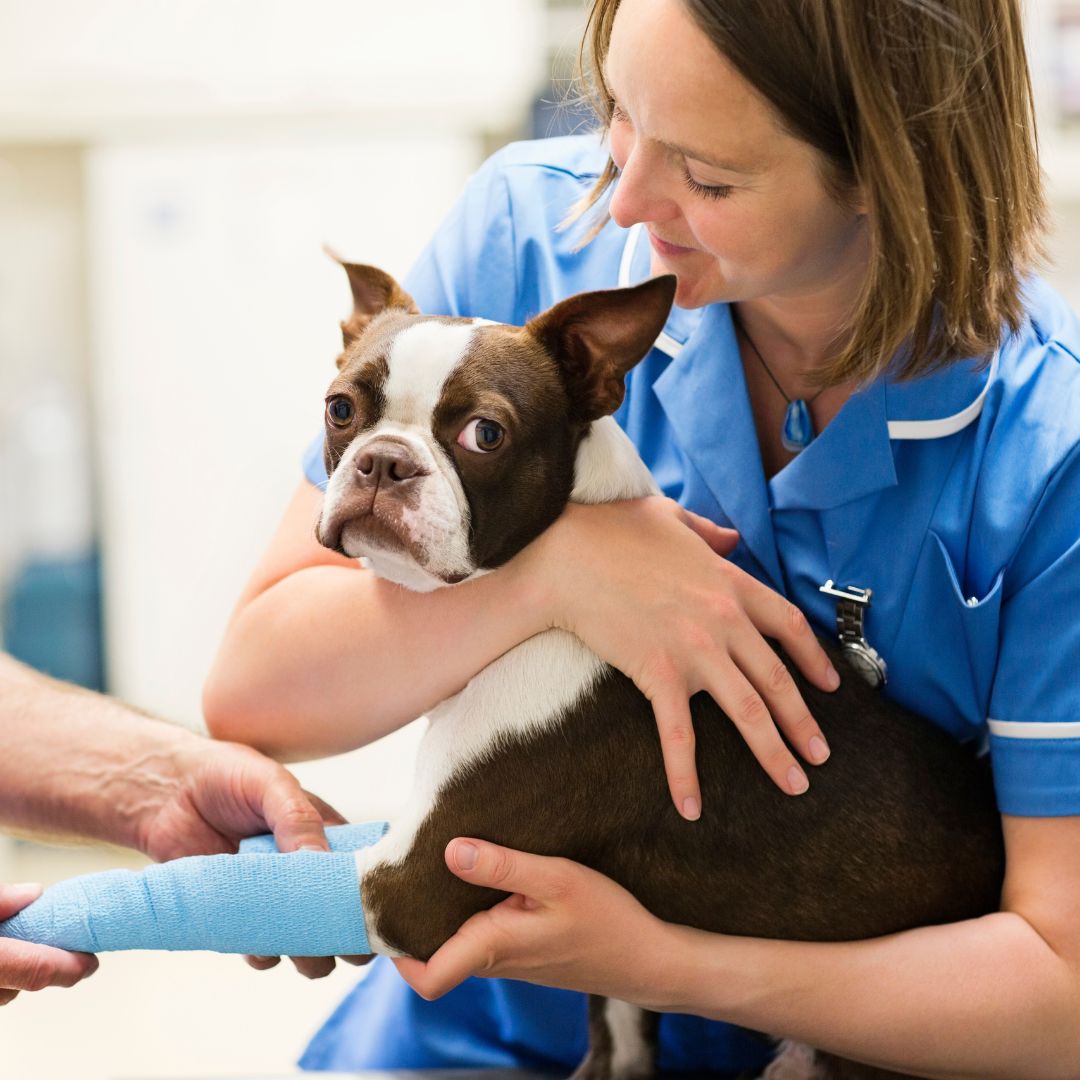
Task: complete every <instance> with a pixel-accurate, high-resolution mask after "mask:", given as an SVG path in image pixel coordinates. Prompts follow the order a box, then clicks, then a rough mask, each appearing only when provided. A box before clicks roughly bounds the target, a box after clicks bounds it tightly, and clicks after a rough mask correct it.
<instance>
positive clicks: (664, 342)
mask: <svg viewBox="0 0 1080 1080" xmlns="http://www.w3.org/2000/svg"><path fill="white" fill-rule="evenodd" d="M653 348H654V349H659V350H660V351H661V352H662V353H667V354H668V356H670V357H671V358H672V359H673V360H674V359H675V357H676V356H678V355H679V353H681V352H682V350H683V343H682V342H681V341H676V340H675V339H674V338H673V337H672V336H671V335H670V334H665V333H664V332H663V331H662V330H661V331H660V336H659V337H658V338H657V339H656V341H655V342H654V343H653Z"/></svg>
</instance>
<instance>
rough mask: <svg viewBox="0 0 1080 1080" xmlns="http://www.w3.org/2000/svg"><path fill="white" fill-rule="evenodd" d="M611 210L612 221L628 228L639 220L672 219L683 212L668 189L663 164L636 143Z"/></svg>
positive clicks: (617, 186) (620, 177)
mask: <svg viewBox="0 0 1080 1080" xmlns="http://www.w3.org/2000/svg"><path fill="white" fill-rule="evenodd" d="M608 212H609V213H610V215H611V219H612V221H614V222H615V224H616V225H619V226H621V227H622V228H624V229H628V228H629V227H630V226H631V225H636V224H637V223H638V222H639V221H645V222H649V221H671V220H672V219H673V218H675V217H677V216H678V214H679V208H678V205H677V203H676V202H675V200H674V199H673V198H672V197H671V195H670V194H669V193H667V192H666V191H665V190H664V184H663V180H662V163H661V162H660V161H658V160H656V159H655V158H651V159H650V155H649V154H648V153H647V152H644V151H643V150H642V148H641V146H640V145H639V146H636V147H635V148H634V149H633V151H632V152H631V153H630V155H629V156H628V157H627V159H626V161H625V163H624V164H623V167H622V169H621V170H620V172H619V178H618V180H616V181H615V190H614V191H613V192H612V194H611V202H610V203H609V204H608Z"/></svg>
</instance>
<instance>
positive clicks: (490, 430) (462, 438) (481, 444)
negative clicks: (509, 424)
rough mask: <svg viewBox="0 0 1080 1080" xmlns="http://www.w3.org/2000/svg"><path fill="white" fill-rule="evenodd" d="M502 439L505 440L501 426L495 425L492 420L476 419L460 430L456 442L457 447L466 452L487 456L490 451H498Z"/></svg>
mask: <svg viewBox="0 0 1080 1080" xmlns="http://www.w3.org/2000/svg"><path fill="white" fill-rule="evenodd" d="M504 438H506V432H505V430H503V427H502V425H501V424H496V423H495V421H494V420H485V419H484V418H483V417H477V418H476V419H475V420H470V421H469V422H468V423H467V424H466V425H465V427H464V428H462V429H461V434H460V435H459V436H458V437H457V441H458V446H464V447H465V449H466V450H472V451H473V452H474V453H481V454H488V453H490V452H491V451H492V450H498V449H499V447H500V446H502V443H503V439H504Z"/></svg>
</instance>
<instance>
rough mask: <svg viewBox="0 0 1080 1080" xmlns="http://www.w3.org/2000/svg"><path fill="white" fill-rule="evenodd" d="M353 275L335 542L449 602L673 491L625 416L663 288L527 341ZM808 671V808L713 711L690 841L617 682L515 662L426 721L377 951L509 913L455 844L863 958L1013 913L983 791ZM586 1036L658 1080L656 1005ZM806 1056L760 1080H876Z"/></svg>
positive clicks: (707, 702) (611, 1063)
mask: <svg viewBox="0 0 1080 1080" xmlns="http://www.w3.org/2000/svg"><path fill="white" fill-rule="evenodd" d="M346 269H347V270H348V271H349V276H350V281H351V282H352V286H353V294H354V300H355V303H356V311H355V312H354V316H353V318H352V319H351V320H350V321H349V322H348V323H346V324H344V327H343V329H344V330H345V337H346V351H345V353H343V355H342V358H341V361H339V366H340V367H341V369H342V370H341V375H340V376H339V378H338V379H337V380H336V381H335V383H334V385H333V386H332V387H331V391H330V395H329V398H328V402H329V407H328V417H329V420H328V428H327V430H328V435H327V471H328V473H330V474H331V479H330V484H329V487H328V490H327V496H326V502H325V504H324V510H323V515H322V518H321V519H320V523H319V530H318V535H319V538H320V540H321V541H322V542H323V543H325V544H327V546H330V547H333V548H336V549H338V550H342V551H344V552H346V553H347V554H349V555H353V556H363V557H365V558H366V559H367V560H368V562H369V563H370V565H371V566H372V567H373V569H375V570H376V572H378V573H380V574H382V575H383V576H386V577H389V578H391V579H392V580H396V581H399V582H401V583H403V584H406V585H409V586H410V587H413V588H423V589H426V588H433V587H439V586H442V585H446V584H452V583H455V582H458V581H461V580H464V579H466V578H468V577H470V576H474V575H476V574H478V573H482V572H484V571H485V570H488V569H491V568H493V567H495V566H498V565H500V564H501V563H502V562H505V561H506V560H507V559H509V558H510V557H512V555H513V554H515V553H516V552H517V551H519V550H520V549H521V548H522V547H524V546H525V545H526V544H527V543H528V542H529V541H530V540H532V539H533V538H535V536H537V535H538V534H539V533H540V532H542V531H543V529H545V528H546V527H547V526H548V525H549V524H550V523H551V522H552V521H554V519H555V518H556V517H557V516H558V514H559V513H560V512H561V510H562V509H563V507H564V506H565V503H566V501H567V499H568V498H572V499H574V500H576V501H580V502H601V501H611V500H615V499H626V498H635V497H640V496H644V495H649V494H654V493H655V492H656V487H655V484H654V483H653V481H652V479H651V477H650V476H649V474H648V472H647V470H646V469H645V467H644V465H643V464H642V463H641V461H640V459H639V458H638V456H637V454H636V452H635V450H634V448H633V446H632V445H631V444H630V442H629V440H628V439H627V438H626V436H625V435H624V434H623V433H622V431H621V430H620V429H619V428H618V426H617V425H616V424H615V422H614V421H613V420H612V419H611V418H610V416H608V415H607V414H608V413H610V412H611V411H613V409H614V407H616V406H617V404H618V401H619V399H620V398H621V384H622V377H623V374H624V373H625V370H627V369H628V368H629V366H631V365H632V363H633V362H635V361H636V360H637V359H639V358H640V357H641V356H642V355H643V354H644V353H645V351H647V349H648V347H649V345H651V342H652V340H653V339H654V338H655V335H656V333H657V331H658V329H659V326H660V325H662V322H663V318H662V316H663V315H664V314H665V313H666V311H667V307H668V306H669V305H670V301H671V287H670V282H668V283H666V284H665V282H664V281H663V280H662V279H661V280H659V281H653V282H648V283H646V284H645V285H643V286H639V287H638V288H637V289H634V290H622V291H620V292H610V293H603V294H586V296H584V297H578V298H572V299H571V300H569V301H565V302H564V303H563V304H561V305H557V306H556V308H554V309H552V310H551V311H550V312H548V313H545V315H543V316H540V317H539V318H538V319H536V320H533V322H532V323H530V324H529V326H528V327H526V328H525V329H519V328H511V327H505V326H496V325H491V324H485V323H483V322H481V321H471V320H451V319H438V318H425V317H423V316H419V315H418V314H417V313H415V308H413V307H412V306H411V301H409V298H408V297H407V296H405V295H404V294H402V293H400V291H399V290H398V289H397V287H396V285H395V283H393V282H392V280H390V279H387V278H385V275H380V274H379V272H378V271H373V270H371V269H370V268H361V267H355V266H347V267H346ZM342 402H345V404H342ZM500 451H501V457H500ZM842 670H843V669H842ZM792 674H793V675H794V676H795V678H796V680H797V682H798V685H799V690H800V692H801V693H802V695H803V698H804V700H805V701H806V703H807V705H808V706H809V707H810V709H811V711H812V713H813V714H814V716H815V717H816V718H817V719H818V721H819V723H820V724H821V726H822V728H823V730H824V731H825V734H826V737H827V739H828V741H829V743H830V745H831V746H833V747H834V753H833V756H832V758H831V759H830V761H829V762H828V763H827V764H826V765H824V766H822V767H821V768H819V769H816V770H815V771H814V774H813V782H812V785H811V788H810V791H809V792H808V793H807V794H805V795H803V796H801V797H799V798H791V797H789V796H786V795H784V794H782V793H781V792H780V791H778V790H777V789H776V788H775V787H774V786H773V784H772V782H771V781H770V780H769V779H768V777H767V776H766V774H765V773H764V771H763V770H762V769H761V768H760V766H759V765H758V764H757V762H756V761H755V760H754V758H753V756H752V755H751V753H750V751H749V750H748V748H747V747H746V745H745V743H744V742H743V740H742V737H741V736H740V735H739V734H738V732H737V730H736V729H735V727H734V725H732V724H731V723H730V722H729V721H728V720H727V718H726V717H725V716H724V715H723V713H722V712H721V710H720V709H719V707H718V706H717V705H716V704H715V703H714V702H713V701H712V699H711V698H709V697H708V696H706V695H704V694H698V695H696V696H695V697H694V698H693V700H692V702H691V708H692V713H693V719H694V727H695V731H696V735H697V763H698V770H699V773H700V776H701V781H702V786H703V802H704V805H705V807H706V812H705V814H704V816H703V817H702V818H701V819H700V820H699V821H697V822H688V821H685V820H684V819H683V818H682V817H680V816H679V814H678V813H677V812H676V810H675V808H674V806H673V805H672V803H671V799H670V796H669V794H668V790H667V785H666V781H665V778H664V771H663V767H662V763H661V757H660V748H659V741H658V737H657V732H656V725H655V720H654V717H653V712H652V708H651V706H650V704H649V702H648V701H647V700H646V699H645V697H644V696H643V695H642V694H641V693H640V692H639V691H638V690H637V689H636V687H634V685H633V684H632V683H631V682H630V681H629V680H628V679H627V678H625V677H624V676H623V675H621V674H620V673H618V672H617V671H615V670H614V669H612V668H610V667H609V666H607V665H606V664H604V663H603V662H602V661H601V660H600V659H599V658H598V657H596V656H595V655H594V654H593V653H591V652H590V651H589V650H588V649H587V648H586V647H585V646H584V645H583V644H582V643H581V642H580V641H579V640H578V639H577V638H575V637H573V636H572V635H570V634H567V633H565V632H562V631H558V630H552V631H549V632H547V633H544V634H541V635H538V636H537V637H534V638H532V639H530V640H528V641H526V642H524V643H523V644H521V645H519V646H518V647H517V648H515V649H513V650H511V651H510V652H509V653H507V654H506V655H505V656H503V657H501V658H500V659H499V660H498V661H496V662H495V663H493V664H491V665H490V666H489V667H487V668H486V669H485V670H484V671H482V672H480V674H478V675H477V676H476V677H475V678H474V679H473V680H472V681H471V682H470V683H469V684H468V686H466V687H465V689H464V690H463V691H462V692H461V693H459V694H457V695H456V696H455V697H453V698H451V699H449V700H448V701H445V702H443V703H442V704H440V705H439V706H437V707H436V708H435V709H434V710H433V711H432V712H431V713H430V714H429V719H430V727H429V729H428V732H427V733H426V735H425V737H424V741H423V743H422V745H421V748H420V754H419V759H418V771H417V777H416V783H415V787H414V790H413V793H412V796H411V798H410V801H409V804H408V806H407V808H406V810H405V812H404V813H403V814H402V815H401V816H400V817H399V819H397V820H396V821H394V822H393V823H392V825H391V828H390V830H389V832H388V834H387V836H386V837H385V838H384V839H383V840H382V841H381V842H380V843H379V844H377V845H375V846H374V847H372V848H369V849H367V850H366V851H365V852H363V853H362V854H361V855H360V856H359V864H358V869H359V870H360V874H361V882H362V890H363V898H364V905H365V911H366V912H367V921H368V934H369V938H370V940H371V942H372V945H373V947H374V949H375V951H376V952H381V953H386V954H389V955H401V954H405V955H410V956H416V957H420V958H423V959H426V958H427V957H429V956H430V955H431V954H432V953H433V952H434V951H435V950H436V949H437V948H438V947H439V946H440V945H441V944H442V943H443V942H444V941H445V940H446V939H447V938H448V937H449V936H450V935H451V934H453V933H454V931H456V929H457V928H458V927H459V926H460V925H461V924H462V923H463V922H464V921H465V920H466V919H467V918H468V917H469V916H470V915H472V914H474V913H475V912H476V911H479V910H482V909H484V908H486V907H490V906H491V905H492V904H494V903H496V902H497V901H499V900H500V899H502V898H503V896H504V895H505V894H502V893H498V892H495V891H493V890H482V889H478V888H476V887H474V886H471V885H467V884H465V883H463V882H461V881H460V880H458V879H457V878H456V877H454V876H453V875H451V874H450V873H449V871H448V870H447V869H446V867H445V864H444V861H443V852H444V849H445V846H446V844H447V843H448V842H449V841H450V840H451V839H452V838H453V837H455V836H460V835H470V836H477V837H481V838H484V839H488V840H492V841H495V842H497V843H501V844H505V845H507V846H509V847H513V848H518V849H522V850H526V851H531V852H535V853H538V854H550V855H561V856H565V857H568V858H571V859H574V860H576V861H578V862H581V863H584V864H585V865H587V866H590V867H593V868H594V869H596V870H599V871H600V872H602V873H604V874H606V875H608V876H609V877H611V878H613V879H614V880H615V881H617V882H619V883H620V884H621V885H623V886H624V887H626V888H627V889H628V890H629V891H630V892H632V893H633V894H634V895H635V896H636V897H637V898H638V899H639V900H640V901H641V902H642V903H643V904H644V905H645V906H646V907H647V908H648V909H649V910H650V911H652V912H653V913H654V914H656V915H657V916H659V917H660V918H662V919H665V920H667V921H670V922H675V923H682V924H686V925H690V926H695V927H699V928H701V929H705V930H711V931H716V932H721V933H728V934H739V935H749V936H758V937H770V938H789V939H802V940H822V941H829V940H845V939H847V940H850V939H858V938H866V937H873V936H877V935H880V934H885V933H890V932H894V931H899V930H902V929H906V928H909V927H913V926H918V925H924V924H928V923H934V922H949V921H954V920H958V919H963V918H968V917H972V916H976V915H979V914H983V913H985V912H987V911H990V910H993V909H994V908H996V906H997V903H998V899H999V891H1000V884H1001V877H1002V871H1003V852H1002V843H1001V835H1000V825H999V820H998V815H997V813H996V809H995V807H994V799H993V793H992V788H991V785H990V778H989V773H988V770H986V769H984V768H983V767H982V766H981V765H980V764H978V763H976V762H975V761H974V760H973V759H972V758H971V755H970V754H969V753H968V752H966V751H965V750H963V749H961V748H959V747H958V746H956V745H955V744H954V743H953V742H952V741H951V740H950V739H949V738H948V737H947V736H946V735H944V734H943V733H942V732H940V731H938V730H937V729H936V728H934V727H933V726H932V725H930V724H928V723H926V722H925V721H922V720H919V719H918V718H916V717H913V716H911V715H910V714H907V713H905V712H904V711H903V710H901V709H899V708H898V707H897V706H894V705H891V704H889V703H888V702H887V701H886V700H885V699H883V698H882V697H881V696H880V695H878V694H877V693H875V692H874V691H873V690H871V689H870V688H869V687H868V686H867V685H866V684H864V683H863V682H862V681H861V680H860V679H859V678H857V677H855V676H854V675H853V674H852V673H850V672H849V673H848V675H847V677H846V678H845V680H844V684H843V686H842V688H841V690H840V691H838V692H837V693H836V694H833V695H827V694H824V693H822V692H820V691H818V690H817V689H815V688H814V687H813V686H812V685H810V684H809V683H807V682H806V681H805V680H803V679H802V678H801V677H800V676H799V674H798V672H797V671H795V670H792ZM591 1017H592V1021H593V1023H592V1029H593V1040H592V1048H591V1050H590V1055H589V1057H588V1058H587V1059H586V1062H585V1063H583V1065H582V1067H581V1069H580V1070H579V1073H578V1075H579V1076H581V1077H589V1078H593V1080H601V1078H608V1077H620V1078H621V1077H637V1076H641V1077H645V1076H651V1075H652V1069H653V1061H652V1057H653V1043H654V1031H655V1025H654V1024H652V1023H651V1022H650V1021H648V1020H646V1019H643V1018H642V1017H641V1016H640V1010H628V1007H626V1006H623V1005H621V1003H614V1002H608V1003H607V1004H606V1005H605V1004H603V1003H602V1002H597V1003H596V1004H595V1006H594V1008H593V1009H592V1010H591ZM797 1059H798V1052H792V1053H791V1054H789V1055H787V1056H786V1057H785V1062H786V1063H785V1064H783V1065H781V1064H779V1063H774V1066H773V1067H772V1069H771V1070H770V1075H772V1076H774V1077H776V1078H778V1080H779V1078H780V1077H782V1076H784V1077H793V1076H795V1075H803V1076H809V1075H814V1076H821V1077H826V1076H834V1077H841V1076H843V1077H851V1078H855V1077H870V1076H878V1075H884V1074H881V1073H879V1072H876V1071H874V1070H869V1069H864V1068H863V1067H862V1066H857V1065H853V1064H851V1063H845V1062H840V1061H838V1060H836V1059H831V1058H827V1057H826V1056H823V1055H817V1056H812V1057H807V1058H806V1061H807V1062H809V1063H810V1064H808V1066H807V1068H809V1069H810V1070H811V1071H809V1072H808V1071H807V1069H802V1071H801V1072H797V1071H796V1070H797V1069H798V1068H799V1067H798V1066H797V1065H796V1061H797Z"/></svg>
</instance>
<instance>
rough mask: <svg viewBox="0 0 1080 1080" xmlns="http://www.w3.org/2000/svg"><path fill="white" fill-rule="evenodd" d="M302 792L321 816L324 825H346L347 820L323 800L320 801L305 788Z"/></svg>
mask: <svg viewBox="0 0 1080 1080" xmlns="http://www.w3.org/2000/svg"><path fill="white" fill-rule="evenodd" d="M303 792H304V795H305V796H306V797H307V799H308V801H309V802H311V804H312V805H313V806H314V807H315V809H316V810H318V811H319V813H320V814H321V815H322V819H323V824H324V825H348V823H349V821H348V819H347V818H346V817H345V816H344V815H343V814H341V813H339V812H338V811H337V810H335V809H334V808H333V807H332V806H331V805H330V804H329V803H328V802H326V801H325V800H324V799H320V798H319V796H318V795H313V794H312V793H311V792H310V791H308V790H307V788H304V789H303Z"/></svg>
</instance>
